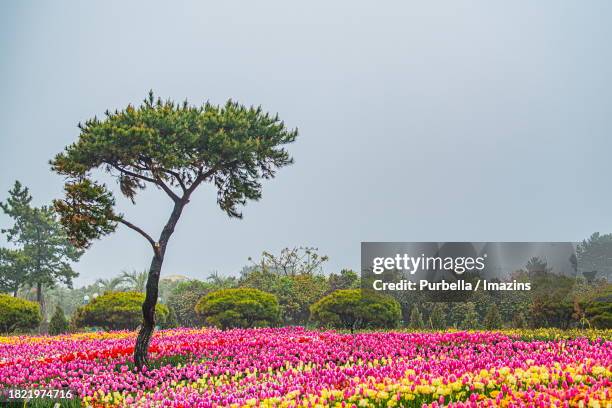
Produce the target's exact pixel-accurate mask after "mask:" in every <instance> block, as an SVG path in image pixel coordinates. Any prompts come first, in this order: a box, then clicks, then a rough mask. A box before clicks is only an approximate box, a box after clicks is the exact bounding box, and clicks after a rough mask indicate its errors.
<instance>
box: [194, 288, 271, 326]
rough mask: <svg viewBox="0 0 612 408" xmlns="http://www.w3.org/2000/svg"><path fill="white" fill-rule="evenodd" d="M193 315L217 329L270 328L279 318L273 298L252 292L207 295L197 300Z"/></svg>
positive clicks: (228, 290) (235, 290)
mask: <svg viewBox="0 0 612 408" xmlns="http://www.w3.org/2000/svg"><path fill="white" fill-rule="evenodd" d="M195 311H196V313H198V314H199V315H200V316H202V318H203V319H204V320H205V322H206V323H207V324H210V325H212V326H216V327H219V328H221V329H229V328H233V327H240V328H249V327H265V326H273V325H275V324H276V323H277V322H278V319H279V315H280V307H279V305H278V299H277V298H276V296H274V295H272V294H271V293H267V292H263V291H261V290H259V289H252V288H237V289H222V290H217V291H215V292H211V293H209V294H208V295H206V296H204V297H203V298H202V299H200V301H199V302H198V304H197V305H196V307H195Z"/></svg>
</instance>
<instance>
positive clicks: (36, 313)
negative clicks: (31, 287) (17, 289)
mask: <svg viewBox="0 0 612 408" xmlns="http://www.w3.org/2000/svg"><path fill="white" fill-rule="evenodd" d="M41 318H42V317H41V314H40V307H39V306H38V303H35V302H30V301H29V300H25V299H21V298H16V297H13V296H9V295H2V294H0V332H2V333H12V332H14V331H16V330H31V329H34V328H36V327H37V326H38V325H39V324H40V320H41Z"/></svg>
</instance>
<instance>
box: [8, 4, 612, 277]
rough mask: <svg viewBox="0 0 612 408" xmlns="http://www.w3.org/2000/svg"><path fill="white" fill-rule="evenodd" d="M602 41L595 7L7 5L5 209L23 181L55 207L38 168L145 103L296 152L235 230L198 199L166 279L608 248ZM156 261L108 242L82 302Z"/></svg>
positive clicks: (146, 201) (608, 146) (125, 233)
mask: <svg viewBox="0 0 612 408" xmlns="http://www.w3.org/2000/svg"><path fill="white" fill-rule="evenodd" d="M332 3H333V4H332ZM610 21H612V2H609V1H589V2H575V1H571V2H570V1H539V2H532V1H513V2H501V1H498V2H495V1H493V2H492V1H479V2H474V1H458V2H435V1H434V2H418V3H417V2H396V3H392V2H373V1H371V2H363V3H361V2H355V1H335V2H329V1H308V2H300V3H297V2H286V1H277V2H268V1H263V2H247V1H244V2H240V1H234V2H222V1H217V2H203V1H197V2H195V1H194V2H186V1H185V2H164V3H155V2H151V1H147V2H137V1H130V2H125V1H115V2H109V1H105V2H102V1H98V2H83V1H73V2H68V1H60V2H46V3H43V2H36V3H35V2H28V1H5V2H2V3H1V4H0V50H1V57H0V61H1V62H0V84H1V89H2V98H1V99H0V198H1V199H2V200H3V199H4V198H5V196H6V191H7V190H8V189H9V188H10V186H11V184H12V183H13V181H14V180H15V179H16V178H18V179H19V180H21V181H22V182H23V183H24V184H26V185H27V186H29V187H30V189H31V192H32V194H33V195H34V198H35V202H36V204H43V203H47V202H49V201H50V200H51V199H52V198H54V197H58V196H59V195H60V194H61V186H62V180H61V178H60V177H59V176H57V175H55V174H53V173H51V172H50V170H49V166H48V160H49V159H50V158H51V157H52V156H53V155H54V154H56V153H57V152H59V151H61V150H62V149H63V147H64V146H65V145H67V144H69V143H71V142H72V141H74V140H76V138H77V135H78V131H77V128H76V124H77V123H78V122H79V121H84V120H86V119H88V118H90V117H92V116H94V115H100V114H101V113H102V112H104V110H106V109H107V108H109V109H114V108H121V107H124V106H125V105H127V104H128V103H138V102H140V101H141V100H142V99H143V98H144V97H145V96H146V93H147V92H148V90H149V89H153V90H154V91H155V92H156V94H158V95H159V96H162V97H163V98H166V97H171V98H173V99H177V100H183V99H185V98H188V99H189V100H190V101H191V102H193V103H201V102H203V101H204V100H206V99H208V100H210V101H211V102H214V103H223V102H224V101H225V100H226V99H227V98H230V97H231V98H233V99H236V100H238V101H240V102H242V103H245V104H249V105H250V104H261V105H262V106H263V107H264V108H265V109H266V110H268V111H272V112H278V113H279V114H280V116H281V118H282V119H284V120H285V122H286V123H287V124H288V125H289V126H292V127H294V126H297V127H299V129H300V133H301V135H300V137H299V138H298V141H297V142H296V143H294V144H293V145H291V146H290V150H291V152H292V154H293V156H294V158H295V164H294V165H293V166H291V167H289V168H284V169H282V170H281V171H280V172H279V174H278V177H277V178H276V179H274V180H272V181H270V182H268V183H266V184H265V188H264V192H263V199H262V200H261V201H259V202H257V203H250V204H248V205H247V206H246V208H245V209H244V219H243V220H230V219H228V218H227V217H226V216H225V215H224V213H223V212H222V211H221V210H219V209H218V208H217V207H216V203H215V195H214V191H213V190H212V188H211V187H210V186H209V187H206V188H204V189H201V190H202V191H200V192H198V193H197V194H196V196H195V197H194V199H193V200H192V201H191V204H190V205H189V207H188V208H187V210H186V213H185V215H184V217H183V219H182V220H181V222H180V224H179V226H178V228H177V230H176V233H175V235H174V237H173V239H172V242H171V244H170V247H169V249H168V254H167V258H166V259H167V260H166V263H165V266H164V272H163V273H162V275H168V274H175V273H179V274H186V275H190V276H193V277H200V278H203V277H205V276H207V275H208V274H209V273H210V271H212V270H218V271H219V272H220V273H221V274H236V273H237V272H238V271H239V270H240V269H241V267H242V266H243V265H245V264H247V263H248V261H247V258H248V257H249V256H254V257H257V256H258V255H259V254H260V253H261V251H262V250H270V251H276V252H277V251H279V250H280V249H281V248H283V247H285V246H295V245H309V246H316V247H318V248H319V249H320V251H321V252H322V253H324V254H327V255H329V256H330V262H329V263H328V265H327V268H326V269H327V271H328V272H331V271H336V270H339V269H340V268H342V267H351V268H354V269H358V268H359V261H360V259H359V250H360V242H361V241H452V240H456V241H532V240H542V241H571V240H578V239H582V238H584V237H586V236H588V235H590V234H591V233H592V232H594V231H602V232H608V231H611V230H612V215H611V212H612V190H611V188H610V185H611V181H610V174H611V170H612V160H610V157H609V156H610V152H611V150H612V142H611V130H612V112H611V110H612V104H611V102H612V101H611V98H612V79H611V75H610V74H611V73H612V47H610V39H611V38H612V25H611V24H610ZM120 208H121V209H122V210H123V211H124V212H125V213H126V215H128V216H129V219H130V220H132V221H134V222H137V223H140V224H141V225H143V226H144V227H145V228H146V229H147V230H148V231H150V232H151V233H155V234H156V235H157V234H158V232H159V230H160V228H161V226H162V224H163V222H165V219H166V217H167V215H168V213H169V211H170V202H169V200H168V199H167V198H166V197H165V196H164V195H163V193H161V192H158V191H151V192H149V193H146V194H144V195H143V196H142V197H141V198H140V199H139V200H138V202H137V206H136V207H130V206H129V205H128V204H127V203H125V202H124V201H122V202H121V205H120ZM0 217H2V218H0V224H2V225H3V226H5V225H6V224H7V222H8V220H7V219H6V218H5V217H4V215H1V216H0ZM149 252H150V249H149V248H148V244H147V243H146V242H145V241H144V240H143V239H142V238H141V237H140V236H138V235H137V234H136V233H134V232H133V231H131V230H126V229H122V228H120V229H119V230H118V232H117V233H115V234H114V235H112V236H109V237H106V238H104V239H103V240H102V241H98V242H96V243H95V244H94V245H93V247H92V248H91V249H90V250H89V251H88V252H87V253H86V255H85V256H84V257H83V258H82V261H81V262H80V263H79V264H78V265H76V269H77V270H78V271H79V272H80V273H81V277H80V278H79V279H78V281H77V283H89V282H92V281H94V280H95V279H97V278H99V277H109V276H112V275H115V274H118V273H119V272H120V271H121V270H122V269H128V270H130V269H143V268H145V267H146V266H148V264H149V259H150V253H149Z"/></svg>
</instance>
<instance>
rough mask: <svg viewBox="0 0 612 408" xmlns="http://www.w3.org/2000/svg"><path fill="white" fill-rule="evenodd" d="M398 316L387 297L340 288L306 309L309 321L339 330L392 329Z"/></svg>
mask: <svg viewBox="0 0 612 408" xmlns="http://www.w3.org/2000/svg"><path fill="white" fill-rule="evenodd" d="M401 316H402V311H401V308H400V304H399V303H398V302H397V300H395V299H393V298H392V297H390V296H384V295H381V294H377V293H373V292H372V293H370V292H367V293H365V292H363V293H362V290H361V289H344V290H337V291H335V292H332V293H330V294H329V295H327V296H325V297H324V298H322V299H320V300H319V301H318V302H316V303H315V304H313V305H312V306H311V307H310V319H311V320H312V321H313V322H314V323H317V324H319V325H321V326H326V327H335V328H341V329H351V330H353V329H360V328H372V329H374V328H394V327H397V325H398V323H399V322H400V319H401Z"/></svg>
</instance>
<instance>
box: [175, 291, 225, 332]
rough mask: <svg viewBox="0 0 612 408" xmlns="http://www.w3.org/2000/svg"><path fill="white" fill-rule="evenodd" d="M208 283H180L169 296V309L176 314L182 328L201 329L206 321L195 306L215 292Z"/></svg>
mask: <svg viewBox="0 0 612 408" xmlns="http://www.w3.org/2000/svg"><path fill="white" fill-rule="evenodd" d="M214 288H215V287H214V286H213V285H212V284H211V283H208V282H202V281H199V280H189V281H186V282H180V283H179V284H178V285H177V286H176V288H174V290H173V291H172V292H171V293H170V295H169V296H168V307H169V308H170V310H171V311H172V312H173V313H174V316H175V317H176V321H177V323H178V325H179V326H182V327H201V326H203V325H204V323H205V322H204V319H203V318H202V317H201V316H199V315H198V314H197V313H196V311H195V305H196V304H197V303H198V302H199V301H200V299H202V298H203V297H204V296H206V295H207V294H208V293H210V292H212V291H213V290H214Z"/></svg>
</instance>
